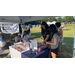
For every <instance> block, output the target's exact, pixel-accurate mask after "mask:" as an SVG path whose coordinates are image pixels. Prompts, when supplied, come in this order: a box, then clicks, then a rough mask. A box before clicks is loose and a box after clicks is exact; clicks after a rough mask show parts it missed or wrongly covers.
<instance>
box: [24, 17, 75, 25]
mask: <svg viewBox="0 0 75 75" xmlns="http://www.w3.org/2000/svg"><path fill="white" fill-rule="evenodd" d="M43 21H45V22H48V21H50V22H53V21H56V22H74V21H75V19H74V17H73V16H65V17H64V18H61V16H59V17H58V18H57V19H56V18H55V17H52V18H46V19H42V20H36V21H31V22H27V23H25V24H26V25H28V24H32V25H34V24H35V25H36V24H41V22H43Z"/></svg>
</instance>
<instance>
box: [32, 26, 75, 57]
mask: <svg viewBox="0 0 75 75" xmlns="http://www.w3.org/2000/svg"><path fill="white" fill-rule="evenodd" d="M31 34H32V35H31V38H32V39H34V40H37V41H38V42H39V43H41V42H42V41H43V40H41V38H40V37H41V29H40V28H38V27H37V28H35V29H33V28H32V29H31ZM63 36H64V41H63V45H62V46H61V56H60V57H57V58H72V57H73V38H74V27H72V26H67V28H66V30H65V29H63Z"/></svg>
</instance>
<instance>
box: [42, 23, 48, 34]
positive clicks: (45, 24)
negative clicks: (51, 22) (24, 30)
mask: <svg viewBox="0 0 75 75" xmlns="http://www.w3.org/2000/svg"><path fill="white" fill-rule="evenodd" d="M42 25H44V26H45V28H46V31H47V29H48V25H47V23H46V22H42V24H41V26H42ZM44 31H45V30H44V29H43V28H42V27H41V34H42V35H43V34H44Z"/></svg>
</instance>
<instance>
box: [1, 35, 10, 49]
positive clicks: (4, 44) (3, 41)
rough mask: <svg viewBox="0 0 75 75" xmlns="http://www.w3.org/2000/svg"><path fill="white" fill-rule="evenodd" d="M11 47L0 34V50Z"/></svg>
mask: <svg viewBox="0 0 75 75" xmlns="http://www.w3.org/2000/svg"><path fill="white" fill-rule="evenodd" d="M9 45H10V43H9V42H6V41H5V40H4V38H3V36H2V34H0V49H1V50H3V49H5V48H6V47H8V46H9Z"/></svg>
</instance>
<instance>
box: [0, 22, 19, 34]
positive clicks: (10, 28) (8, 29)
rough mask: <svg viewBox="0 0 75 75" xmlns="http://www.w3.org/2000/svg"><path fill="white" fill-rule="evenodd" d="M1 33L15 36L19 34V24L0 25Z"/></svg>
mask: <svg viewBox="0 0 75 75" xmlns="http://www.w3.org/2000/svg"><path fill="white" fill-rule="evenodd" d="M0 24H1V31H2V33H6V34H15V33H19V24H18V23H0Z"/></svg>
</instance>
